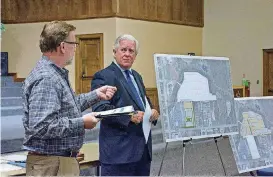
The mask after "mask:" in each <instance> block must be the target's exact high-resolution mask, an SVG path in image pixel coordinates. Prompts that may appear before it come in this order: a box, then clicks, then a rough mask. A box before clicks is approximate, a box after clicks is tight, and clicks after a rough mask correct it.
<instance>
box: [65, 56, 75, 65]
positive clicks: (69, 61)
mask: <svg viewBox="0 0 273 177" xmlns="http://www.w3.org/2000/svg"><path fill="white" fill-rule="evenodd" d="M72 61H73V57H71V58H69V60H67V61H66V63H65V66H67V65H71V64H72Z"/></svg>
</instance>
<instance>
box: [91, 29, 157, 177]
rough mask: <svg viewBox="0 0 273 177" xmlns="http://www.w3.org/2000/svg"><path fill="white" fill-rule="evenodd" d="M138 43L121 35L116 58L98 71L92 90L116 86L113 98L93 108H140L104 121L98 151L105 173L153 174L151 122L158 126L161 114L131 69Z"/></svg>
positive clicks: (115, 49) (101, 126) (140, 79)
mask: <svg viewBox="0 0 273 177" xmlns="http://www.w3.org/2000/svg"><path fill="white" fill-rule="evenodd" d="M138 45H139V44H138V41H137V40H136V39H135V38H134V37H133V36H131V35H127V34H125V35H121V36H119V37H118V38H117V39H116V41H115V45H114V49H113V54H114V58H115V60H114V61H113V62H112V64H111V65H110V66H108V67H107V68H105V69H103V70H101V71H99V72H97V73H96V74H95V75H94V78H93V81H92V86H91V87H92V90H93V89H96V88H98V87H101V86H103V85H111V86H115V87H117V92H116V94H115V95H114V97H113V98H112V99H111V100H108V101H100V102H98V103H97V104H95V105H94V106H93V107H92V108H93V111H95V112H98V111H105V110H110V109H115V108H119V107H124V106H130V105H132V106H133V107H134V109H135V110H137V113H136V114H134V115H133V116H124V115H123V116H120V117H112V118H106V119H103V120H102V121H101V125H100V135H99V151H100V162H101V174H102V175H103V176H149V175H150V167H151V160H152V139H151V131H150V126H151V124H150V123H153V124H154V125H155V124H156V122H157V119H158V117H159V114H158V112H157V111H156V110H155V109H153V107H152V104H151V102H150V100H149V98H147V97H146V92H145V86H144V84H143V80H142V77H141V76H140V75H139V73H137V72H136V71H135V70H133V69H131V67H132V65H133V63H134V61H135V58H136V56H137V53H138V49H139V46H138ZM147 122H148V123H147ZM149 122H150V123H149ZM148 124H149V125H148ZM145 127H146V128H145ZM147 127H148V128H147ZM145 135H146V138H145Z"/></svg>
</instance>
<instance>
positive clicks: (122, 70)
mask: <svg viewBox="0 0 273 177" xmlns="http://www.w3.org/2000/svg"><path fill="white" fill-rule="evenodd" d="M114 63H115V64H116V65H117V66H118V68H119V69H120V70H121V72H124V71H125V70H129V71H130V73H132V69H131V68H130V69H123V68H122V67H120V66H119V64H118V63H117V61H116V60H115V59H114Z"/></svg>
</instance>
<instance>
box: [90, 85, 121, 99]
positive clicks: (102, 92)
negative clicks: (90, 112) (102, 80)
mask: <svg viewBox="0 0 273 177" xmlns="http://www.w3.org/2000/svg"><path fill="white" fill-rule="evenodd" d="M95 91H96V93H97V95H98V97H99V98H100V99H101V100H110V99H111V98H112V97H113V96H114V94H115V92H116V91H117V88H116V87H112V86H109V85H105V86H102V87H100V88H98V89H96V90H95Z"/></svg>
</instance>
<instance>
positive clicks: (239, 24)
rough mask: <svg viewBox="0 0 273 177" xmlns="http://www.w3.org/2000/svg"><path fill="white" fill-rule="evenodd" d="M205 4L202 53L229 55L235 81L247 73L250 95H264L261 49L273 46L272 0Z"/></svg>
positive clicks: (223, 0) (225, 0) (207, 0)
mask: <svg viewBox="0 0 273 177" xmlns="http://www.w3.org/2000/svg"><path fill="white" fill-rule="evenodd" d="M204 5H205V8H204V20H205V21H204V23H205V26H204V29H203V55H210V56H226V57H229V58H230V61H231V74H232V81H233V84H234V85H241V79H242V76H243V74H244V73H245V74H246V78H247V79H249V80H250V82H251V91H250V92H251V96H260V95H262V85H263V83H262V80H263V73H262V72H263V70H262V67H263V63H262V61H263V54H262V49H267V48H273V35H272V34H273V1H272V0H204ZM257 80H259V81H260V83H259V84H257Z"/></svg>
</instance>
